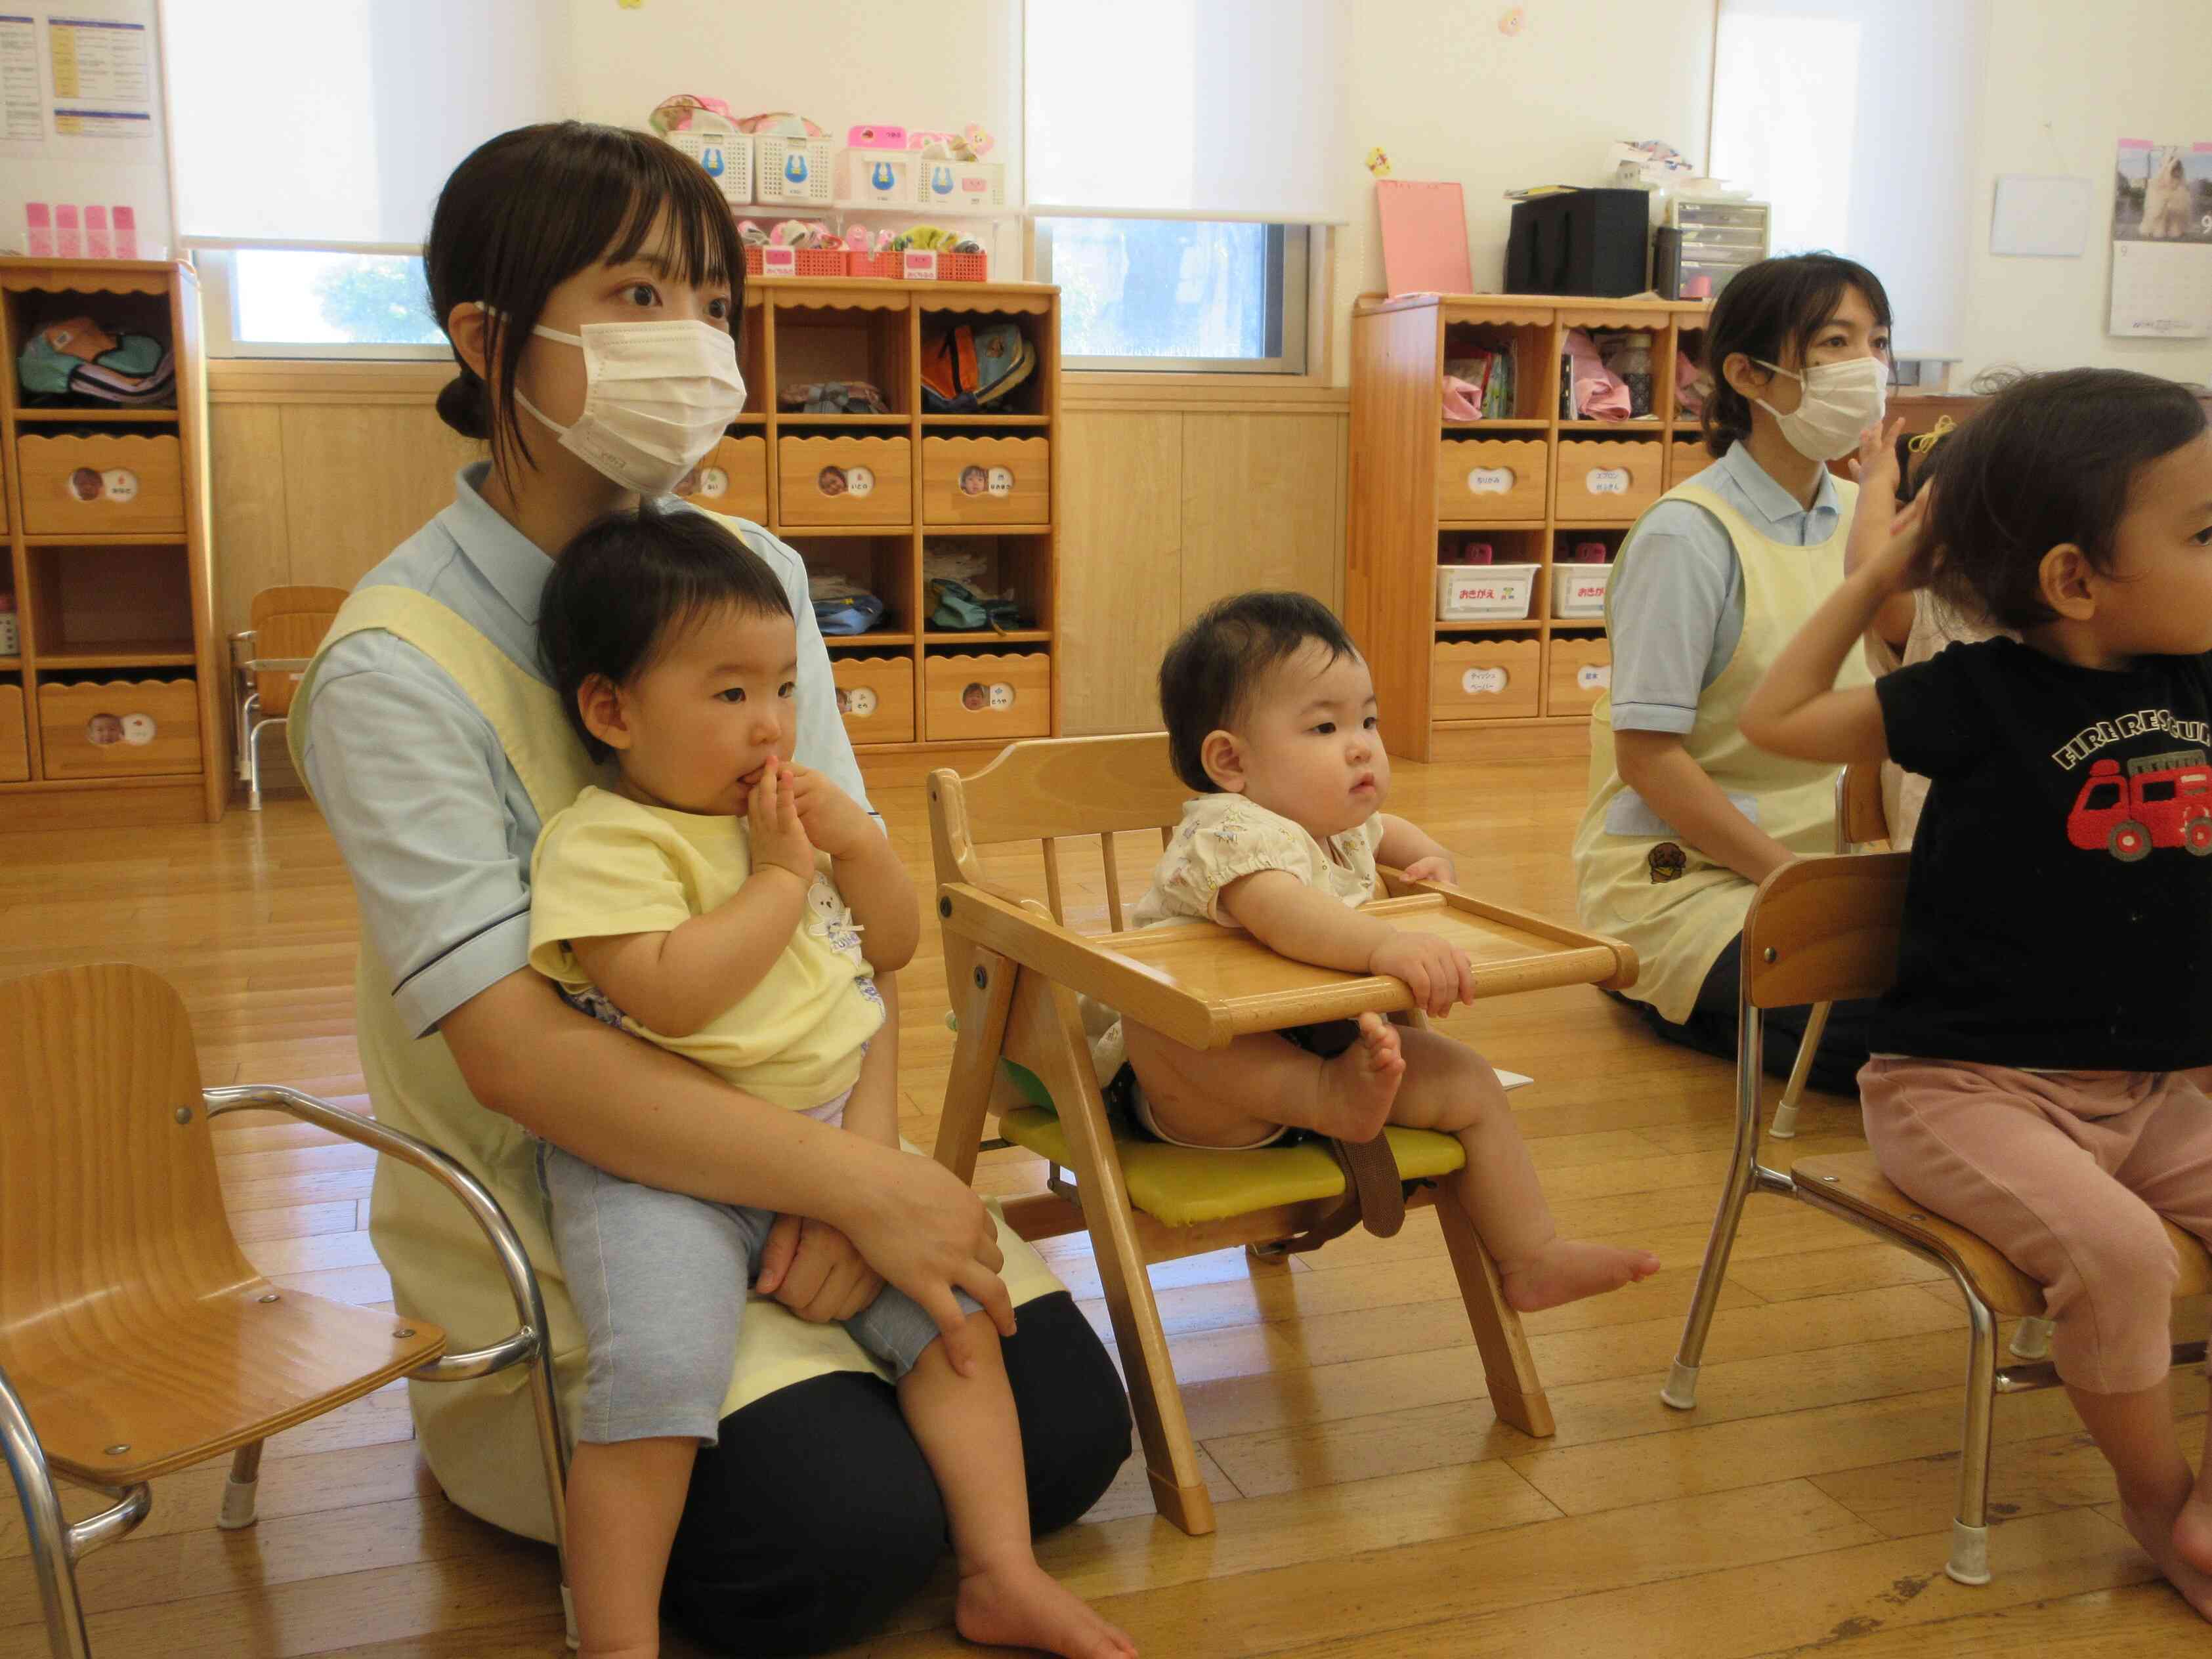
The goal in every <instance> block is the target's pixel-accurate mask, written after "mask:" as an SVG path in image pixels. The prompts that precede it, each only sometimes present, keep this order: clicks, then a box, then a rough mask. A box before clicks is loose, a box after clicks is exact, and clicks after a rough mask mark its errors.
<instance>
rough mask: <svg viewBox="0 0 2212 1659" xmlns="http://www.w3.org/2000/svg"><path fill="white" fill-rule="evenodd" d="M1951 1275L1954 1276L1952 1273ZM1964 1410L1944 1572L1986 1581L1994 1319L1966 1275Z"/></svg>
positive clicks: (1962, 1285)
mask: <svg viewBox="0 0 2212 1659" xmlns="http://www.w3.org/2000/svg"><path fill="white" fill-rule="evenodd" d="M1954 1277H1956V1275H1955V1274H1954ZM1959 1288H1960V1290H1961V1291H1964V1292H1965V1293H1966V1319H1967V1322H1968V1330H1967V1338H1966V1417H1965V1423H1964V1432H1963V1435H1962V1437H1961V1438H1960V1444H1959V1513H1958V1515H1957V1516H1956V1518H1954V1520H1953V1521H1952V1522H1951V1559H1949V1560H1948V1561H1946V1562H1945V1563H1944V1564H1943V1571H1945V1572H1946V1573H1948V1574H1949V1575H1950V1576H1951V1577H1954V1578H1955V1579H1957V1580H1958V1581H1959V1583H1962V1584H1986V1583H1989V1582H1990V1528H1989V1504H1990V1419H1991V1416H1992V1415H1993V1413H1992V1411H1991V1407H1994V1406H1995V1404H1996V1380H1997V1321H1996V1315H1995V1314H1993V1313H1992V1312H1990V1308H1989V1304H1987V1303H1985V1302H1984V1301H1983V1300H1982V1299H1981V1298H1980V1297H1978V1296H1976V1295H1975V1294H1974V1292H1973V1290H1972V1287H1971V1286H1970V1285H1967V1284H1966V1280H1965V1279H1960V1280H1959Z"/></svg>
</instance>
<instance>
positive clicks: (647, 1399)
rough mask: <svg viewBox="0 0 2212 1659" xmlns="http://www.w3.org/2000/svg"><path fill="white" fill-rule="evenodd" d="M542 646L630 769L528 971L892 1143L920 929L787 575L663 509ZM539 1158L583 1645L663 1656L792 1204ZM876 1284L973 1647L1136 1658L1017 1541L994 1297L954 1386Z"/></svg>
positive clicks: (548, 620)
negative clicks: (802, 760) (839, 771)
mask: <svg viewBox="0 0 2212 1659" xmlns="http://www.w3.org/2000/svg"><path fill="white" fill-rule="evenodd" d="M539 633H540V637H541V639H542V641H543V643H544V654H545V658H546V662H547V665H548V667H549V668H550V671H551V673H552V677H553V679H554V682H555V685H556V689H557V690H559V692H560V694H561V697H562V702H563V704H564V706H565V707H566V708H567V711H568V716H569V719H570V720H571V722H572V723H573V724H574V726H575V728H576V730H577V732H578V733H579V734H580V736H581V737H582V738H583V740H584V744H585V746H586V749H587V750H589V751H590V752H591V753H592V756H593V757H594V758H596V759H599V760H605V758H606V757H608V756H609V755H610V754H611V755H612V756H613V757H614V759H615V762H616V764H617V769H618V771H619V774H620V780H619V781H618V782H617V784H616V785H615V787H612V788H610V789H602V788H599V787H589V788H586V790H585V791H584V792H583V793H582V794H581V795H580V796H579V797H578V798H577V800H576V803H575V805H573V806H570V807H568V809H567V810H566V811H562V812H559V813H556V815H555V816H554V817H553V818H552V819H551V821H550V822H549V823H547V824H546V825H545V827H544V832H543V833H542V835H541V836H540V837H539V839H538V850H537V854H536V856H535V859H534V860H533V863H532V880H531V963H532V966H533V967H535V968H536V969H538V971H539V972H541V973H543V974H544V975H547V976H548V977H549V978H550V979H552V980H553V981H555V982H556V984H557V985H558V986H559V987H561V990H562V994H564V995H565V996H567V997H568V1000H570V1001H571V1002H573V1003H574V1004H575V1005H576V1006H579V1007H580V1008H582V1009H584V1010H585V1011H586V1012H590V1013H592V1014H593V1015H595V1016H596V1017H598V1018H602V1019H605V1020H606V1021H608V1022H609V1023H610V1024H617V1025H619V1026H620V1027H622V1028H623V1030H628V1031H630V1032H632V1033H633V1034H635V1036H640V1037H642V1038H643V1039H645V1040H646V1041H647V1042H654V1043H658V1044H659V1045H660V1046H661V1047H663V1048H667V1049H669V1050H671V1052H673V1053H676V1054H683V1055H684V1056H686V1057H687V1058H689V1059H690V1060H695V1061H696V1062H697V1063H699V1064H700V1065H702V1066H706V1067H708V1069H709V1070H710V1071H713V1072H714V1073H716V1074H717V1075H719V1076H720V1077H721V1078H722V1079H725V1080H726V1081H727V1082H728V1083H730V1084H732V1085H734V1086H736V1087H738V1088H741V1089H744V1091H747V1092H748V1093H750V1094H751V1095H754V1096H756V1097H758V1098H760V1099H762V1100H765V1101H767V1102H769V1103H771V1104H775V1105H781V1106H787V1107H788V1108H790V1109H792V1110H793V1111H794V1112H800V1113H804V1114H805V1115H807V1116H809V1117H811V1118H814V1119H816V1120H817V1121H821V1122H825V1123H829V1124H831V1125H833V1126H839V1127H842V1129H843V1130H844V1131H845V1132H846V1133H852V1134H860V1135H866V1136H869V1137H871V1138H872V1139H875V1140H878V1141H879V1142H881V1143H882V1144H883V1145H884V1146H890V1147H896V1146H898V1144H899V1140H898V1127H897V1116H898V1085H897V1056H896V1030H895V1029H891V1030H886V1029H885V1028H884V1012H885V1009H884V995H883V994H882V993H881V992H880V991H879V990H878V988H877V986H876V983H875V975H877V974H878V973H889V972H891V971H893V970H895V969H898V968H900V967H902V966H903V965H904V964H905V963H907V961H908V958H909V957H912V955H913V954H914V949H915V943H916V940H917V939H918V938H919V936H920V932H921V926H920V917H919V914H918V911H917V908H916V905H915V895H914V890H913V888H912V886H911V885H910V884H909V883H908V879H907V876H906V872H905V869H904V867H903V866H902V865H901V863H900V862H899V859H898V855H897V854H896V851H895V850H894V849H893V848H892V847H891V844H890V841H889V840H888V839H887V838H886V837H885V836H884V834H883V833H882V831H881V830H880V829H878V827H877V826H876V824H875V823H873V822H872V820H871V819H870V817H868V815H867V813H866V811H864V810H862V808H861V807H860V805H859V803H858V802H856V801H854V799H852V798H851V797H850V796H849V795H847V794H846V793H844V792H843V791H842V790H841V789H839V788H838V787H836V785H835V784H834V783H832V782H831V781H829V779H827V778H826V777H824V776H823V775H821V774H820V773H817V772H813V771H810V770H807V769H804V768H799V767H794V766H793V764H792V763H791V757H792V752H793V745H794V740H795V735H796V731H797V723H796V720H795V718H794V716H795V710H794V707H793V691H794V681H795V679H796V677H797V673H798V669H797V661H798V649H799V647H798V632H797V629H796V627H795V624H794V623H793V616H792V611H791V605H790V601H789V600H788V599H787V598H786V596H785V594H784V591H783V587H782V585H781V582H780V581H778V580H777V578H776V576H775V573H774V572H773V571H772V570H770V569H769V567H768V566H767V564H766V563H764V562H763V561H762V560H761V559H760V558H758V557H757V556H756V555H754V554H753V553H752V552H751V551H750V550H749V549H747V548H745V547H744V546H743V545H741V544H739V543H738V542H737V541H736V540H734V539H733V538H732V537H731V536H730V535H729V534H728V533H727V532H726V531H724V530H723V529H722V528H721V527H720V526H718V525H716V524H715V523H714V521H713V520H710V519H708V518H706V517H705V516H703V515H702V514H698V513H690V512H688V511H682V510H678V511H667V510H664V509H660V508H657V507H653V506H651V505H650V504H648V505H647V506H645V507H640V508H638V509H636V510H635V511H632V512H627V513H617V514H615V515H613V516H611V517H610V518H608V519H605V520H601V521H600V522H599V523H598V524H597V525H594V526H592V527H590V528H589V529H586V531H584V532H582V533H581V534H580V535H579V536H578V537H577V538H575V540H574V541H573V542H571V543H570V544H568V547H567V548H566V549H564V550H562V554H561V556H560V557H559V558H558V560H557V561H556V563H555V566H554V570H553V574H552V576H551V577H550V580H548V581H547V583H546V586H545V591H544V599H543V601H542V603H541V609H540V615H539ZM864 950H865V951H866V955H865V956H864V955H863V951H864ZM639 1109H640V1110H649V1109H650V1105H649V1103H640V1106H639ZM538 1157H539V1163H538V1168H539V1173H540V1176H541V1179H542V1181H543V1182H544V1188H545V1193H546V1196H547V1199H548V1200H549V1202H550V1209H551V1217H552V1224H553V1237H554V1243H555V1246H556V1249H557V1250H558V1251H559V1254H560V1258H561V1263H562V1271H563V1273H564V1274H565V1275H566V1277H567V1279H568V1289H569V1292H570V1294H571V1296H572V1297H574V1301H575V1304H576V1309H577V1312H578V1315H579V1316H580V1318H581V1319H582V1321H583V1322H584V1327H585V1331H586V1337H587V1339H588V1343H589V1353H590V1358H589V1366H588V1370H587V1375H586V1392H585V1400H584V1408H583V1411H582V1413H581V1415H580V1419H579V1420H578V1422H577V1425H576V1438H577V1446H576V1454H575V1458H574V1463H573V1465H572V1467H571V1469H570V1474H569V1484H568V1505H569V1507H568V1516H569V1562H570V1571H571V1579H572V1588H573V1589H574V1594H575V1600H576V1614H577V1620H578V1624H579V1626H580V1630H581V1632H582V1641H583V1650H584V1652H585V1653H586V1655H592V1654H617V1653H619V1654H649V1653H653V1652H656V1651H658V1639H659V1614H658V1608H659V1595H660V1587H661V1582H662V1579H663V1577H664V1576H665V1571H666V1569H667V1565H668V1553H669V1548H670V1546H671V1542H672V1541H673V1539H674V1536H675V1533H676V1527H677V1522H678V1518H679V1517H680V1516H681V1514H682V1512H683V1509H684V1497H685V1492H686V1491H687V1489H688V1486H689V1485H690V1475H691V1469H692V1464H693V1462H694V1461H695V1458H696V1451H697V1449H698V1447H700V1446H702V1445H708V1446H711V1445H713V1444H714V1443H715V1439H716V1436H717V1434H718V1432H719V1426H718V1425H719V1419H720V1416H721V1411H722V1405H723V1398H724V1395H725V1394H726V1391H727V1389H728V1387H729V1383H730V1376H731V1371H732V1363H733V1358H734V1355H735V1353H736V1349H737V1335H738V1323H739V1320H740V1317H741V1316H742V1315H743V1313H744V1307H745V1299H746V1287H747V1286H748V1285H751V1284H752V1283H753V1280H754V1276H755V1269H756V1267H757V1264H758V1263H759V1261H760V1260H761V1255H762V1251H763V1246H764V1245H765V1243H766V1242H767V1239H768V1236H769V1230H770V1228H771V1227H772V1226H773V1225H775V1220H776V1218H775V1215H774V1214H773V1213H771V1212H769V1211H766V1210H761V1209H750V1208H741V1207H738V1206H731V1205H722V1204H710V1203H706V1202H703V1201H702V1200H697V1199H693V1198H689V1197H685V1196H683V1195H681V1194H674V1193H669V1192H664V1191H661V1190H659V1189H658V1188H651V1187H643V1186H639V1185H636V1184H635V1183H632V1182H626V1181H623V1180H620V1179H618V1178H617V1177H616V1176H611V1175H609V1174H607V1173H606V1172H605V1170H599V1169H597V1168H595V1167H594V1166H592V1164H588V1163H586V1162H585V1161H584V1160H583V1159H581V1158H576V1157H574V1156H572V1155H570V1154H569V1153H568V1152H563V1151H562V1150H560V1149H559V1148H557V1147H554V1146H541V1147H540V1148H539V1155H538ZM871 1277H872V1275H871ZM875 1284H876V1285H878V1286H880V1289H879V1290H878V1291H877V1292H876V1293H875V1294H874V1295H873V1296H872V1299H866V1300H865V1301H863V1298H864V1297H867V1294H868V1293H867V1291H866V1289H865V1288H859V1289H856V1290H855V1291H854V1294H853V1296H852V1297H851V1298H850V1301H851V1302H852V1303H859V1304H860V1305H857V1306H853V1305H849V1304H848V1311H847V1314H846V1316H845V1317H843V1318H842V1321H841V1322H842V1324H843V1325H844V1327H845V1329H846V1330H847V1331H848V1333H849V1334H851V1335H852V1336H853V1338H854V1340H856V1341H857V1342H858V1343H859V1344H860V1346H861V1347H862V1348H863V1349H864V1350H866V1352H868V1353H869V1354H870V1355H871V1356H872V1357H873V1358H876V1359H877V1360H878V1361H880V1362H881V1363H882V1364H884V1366H885V1367H886V1369H888V1370H889V1371H890V1374H891V1376H893V1378H894V1379H895V1380H896V1383H897V1389H898V1400H899V1406H900V1408H901V1410H902V1413H903V1414H904V1416H905V1419H906V1421H907V1425H908V1428H909V1429H911V1430H912V1431H913V1434H914V1437H915V1441H916V1442H917V1443H919V1445H920V1446H921V1452H922V1455H923V1456H924V1458H925V1459H926V1460H927V1462H928V1464H929V1468H930V1471H931V1473H932V1474H933V1475H934V1476H935V1477H936V1480H937V1483H938V1486H939V1489H940V1491H941V1492H943V1494H944V1498H945V1513H946V1516H947V1519H948V1521H949V1523H950V1530H951V1539H952V1546H953V1550H954V1553H955V1554H956V1556H957V1559H958V1563H959V1570H960V1586H959V1589H958V1591H957V1599H956V1602H955V1607H954V1619H955V1622H956V1623H957V1626H958V1627H959V1629H960V1631H961V1632H962V1633H963V1635H965V1636H967V1637H969V1638H970V1639H971V1640H975V1641H981V1642H988V1643H995V1644H1002V1645H1006V1646H1034V1647H1039V1648H1043V1649H1046V1650H1049V1651H1051V1652H1054V1653H1059V1654H1066V1655H1069V1656H1073V1659H1127V1656H1133V1655H1134V1653H1135V1652H1136V1649H1135V1647H1134V1645H1133V1644H1132V1643H1131V1642H1130V1640H1129V1638H1127V1636H1126V1635H1124V1634H1123V1633H1122V1632H1120V1631H1119V1630H1116V1629H1115V1628H1114V1627H1113V1626H1110V1625H1109V1624H1107V1623H1106V1621H1105V1620H1103V1619H1101V1618H1100V1617H1099V1616H1098V1615H1097V1613H1094V1612H1093V1611H1092V1610H1091V1608H1090V1607H1088V1606H1087V1605H1085V1603H1084V1602H1083V1601H1081V1600H1080V1599H1079V1597H1077V1596H1076V1595H1073V1594H1072V1593H1071V1592H1069V1591H1068V1590H1066V1589H1062V1588H1061V1587H1060V1585H1059V1584H1057V1583H1054V1581H1053V1580H1052V1579H1051V1578H1050V1577H1048V1576H1047V1574H1046V1573H1045V1571H1044V1570H1043V1569H1042V1568H1041V1567H1040V1566H1038V1565H1037V1562H1036V1555H1035V1553H1033V1551H1032V1549H1031V1547H1030V1516H1029V1499H1028V1488H1027V1483H1026V1480H1025V1479H1024V1472H1023V1459H1022V1443H1021V1435H1020V1427H1019V1424H1018V1421H1017V1419H1016V1417H1015V1410H1014V1401H1013V1395H1012V1390H1011V1389H1010V1388H1009V1386H1008V1383H1007V1380H1006V1370H1005V1368H1004V1365H1003V1363H1002V1359H1001V1356H1000V1347H999V1342H998V1337H999V1336H1000V1334H1007V1335H1011V1334H1012V1315H1011V1311H1010V1310H1006V1300H1005V1297H1004V1294H1003V1291H999V1287H998V1286H997V1285H995V1283H993V1284H991V1285H981V1284H979V1285H976V1286H975V1289H976V1291H977V1293H978V1294H979V1295H985V1296H988V1295H991V1294H993V1293H994V1291H996V1292H997V1293H998V1294H997V1300H998V1304H999V1308H1000V1310H1002V1313H1003V1316H1004V1318H1005V1320H1006V1328H1005V1330H1004V1331H1003V1333H1002V1332H1001V1331H1000V1328H999V1327H998V1325H997V1324H996V1323H994V1316H993V1315H992V1314H990V1313H987V1312H986V1311H984V1310H983V1308H982V1304H981V1303H980V1302H978V1301H977V1300H975V1298H974V1297H970V1296H969V1295H968V1294H967V1293H966V1292H965V1291H958V1292H956V1294H957V1299H958V1302H959V1304H960V1310H961V1312H962V1314H963V1316H965V1318H966V1320H967V1322H968V1325H969V1330H968V1335H969V1338H970V1346H971V1347H972V1348H973V1350H974V1352H975V1354H976V1356H977V1358H976V1360H975V1363H974V1364H973V1366H972V1368H971V1369H970V1370H968V1371H965V1372H963V1370H961V1369H960V1368H959V1366H958V1365H957V1363H956V1361H955V1359H954V1358H953V1356H952V1355H951V1353H950V1352H948V1349H947V1346H946V1344H945V1341H944V1340H942V1332H941V1330H940V1328H939V1324H938V1322H937V1321H936V1320H935V1319H934V1318H933V1316H931V1315H930V1313H929V1312H928V1311H927V1310H925V1309H924V1308H923V1307H921V1305H920V1304H917V1303H916V1302H915V1300H914V1299H913V1298H912V1297H908V1296H907V1295H906V1294H905V1293H904V1292H902V1291H899V1290H897V1289H896V1288H895V1287H893V1286H891V1285H884V1284H882V1281H881V1280H880V1279H877V1280H875ZM776 1496H777V1495H776V1494H775V1493H774V1492H761V1493H758V1494H757V1495H756V1501H757V1502H759V1503H762V1504H774V1503H775V1501H776Z"/></svg>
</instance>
